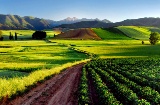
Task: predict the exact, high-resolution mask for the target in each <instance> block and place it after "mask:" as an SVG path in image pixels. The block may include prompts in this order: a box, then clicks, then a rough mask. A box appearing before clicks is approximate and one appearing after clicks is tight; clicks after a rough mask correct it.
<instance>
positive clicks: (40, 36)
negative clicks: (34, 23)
mask: <svg viewBox="0 0 160 105" xmlns="http://www.w3.org/2000/svg"><path fill="white" fill-rule="evenodd" d="M17 34H18V33H16V32H15V35H14V36H13V34H12V33H11V32H10V33H9V40H17V38H18V37H17ZM46 36H47V34H46V32H44V31H35V32H34V33H33V35H32V39H45V38H46ZM3 39H4V38H3V36H2V31H1V30H0V40H1V41H2V40H3Z"/></svg>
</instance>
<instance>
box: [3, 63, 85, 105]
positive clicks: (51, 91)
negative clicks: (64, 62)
mask: <svg viewBox="0 0 160 105" xmlns="http://www.w3.org/2000/svg"><path fill="white" fill-rule="evenodd" d="M82 66H83V64H79V65H76V66H73V67H70V68H68V69H67V70H65V71H63V72H62V73H61V74H58V75H55V76H54V77H53V78H51V79H50V80H47V81H45V82H44V83H43V84H39V85H38V86H37V87H36V88H34V89H32V90H31V91H30V92H29V93H27V94H25V95H24V96H20V97H17V98H16V99H14V100H12V101H10V102H8V103H7V102H6V103H3V105H78V93H77V91H78V84H79V80H80V75H81V69H82Z"/></svg>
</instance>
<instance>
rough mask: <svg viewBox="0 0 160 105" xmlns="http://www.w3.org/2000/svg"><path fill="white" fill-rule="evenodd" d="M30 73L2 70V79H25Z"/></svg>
mask: <svg viewBox="0 0 160 105" xmlns="http://www.w3.org/2000/svg"><path fill="white" fill-rule="evenodd" d="M28 74H29V73H26V72H19V71H11V70H2V71H1V70H0V78H7V79H8V78H13V77H18V78H20V77H24V76H27V75H28Z"/></svg>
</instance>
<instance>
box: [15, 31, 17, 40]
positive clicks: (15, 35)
mask: <svg viewBox="0 0 160 105" xmlns="http://www.w3.org/2000/svg"><path fill="white" fill-rule="evenodd" d="M15 40H17V33H16V32H15Z"/></svg>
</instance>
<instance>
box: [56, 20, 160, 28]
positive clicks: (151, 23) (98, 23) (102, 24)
mask: <svg viewBox="0 0 160 105" xmlns="http://www.w3.org/2000/svg"><path fill="white" fill-rule="evenodd" d="M104 21H107V20H102V21H97V20H94V21H81V22H77V23H73V24H63V25H59V26H57V27H61V28H71V29H75V28H97V27H104V28H108V27H115V26H154V27H160V18H139V19H127V20H124V21H121V22H116V23H111V22H108V21H107V22H104Z"/></svg>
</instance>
